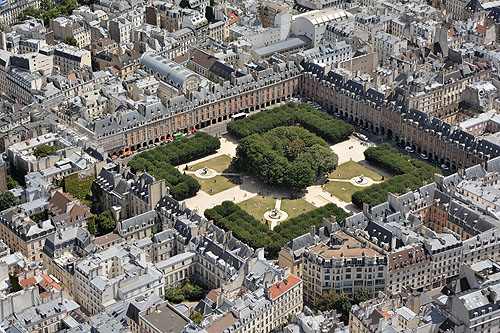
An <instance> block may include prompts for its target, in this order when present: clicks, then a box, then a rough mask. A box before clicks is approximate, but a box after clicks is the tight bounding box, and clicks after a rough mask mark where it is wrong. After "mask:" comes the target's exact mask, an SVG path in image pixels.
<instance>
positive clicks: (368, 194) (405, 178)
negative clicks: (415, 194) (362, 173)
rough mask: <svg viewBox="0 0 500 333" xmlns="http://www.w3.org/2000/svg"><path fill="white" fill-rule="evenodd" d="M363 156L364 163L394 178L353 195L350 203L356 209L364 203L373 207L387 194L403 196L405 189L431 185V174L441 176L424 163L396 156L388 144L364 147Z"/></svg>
mask: <svg viewBox="0 0 500 333" xmlns="http://www.w3.org/2000/svg"><path fill="white" fill-rule="evenodd" d="M364 154H365V159H366V160H367V161H369V162H370V163H372V164H373V165H376V166H378V167H380V168H382V169H384V170H386V171H388V172H391V173H393V174H396V175H397V176H395V177H393V178H391V179H388V180H386V181H385V182H383V183H380V184H374V185H372V186H370V187H367V188H365V189H363V190H361V191H358V192H355V193H354V194H353V195H352V202H353V203H354V204H355V205H356V206H358V207H362V206H363V203H364V202H366V203H368V204H369V205H370V206H372V207H373V206H376V205H378V204H380V203H382V202H384V201H387V194H388V193H389V192H391V193H394V194H403V193H406V192H407V190H408V189H410V190H416V189H418V188H419V187H420V186H422V185H423V183H424V182H428V183H430V182H432V181H433V180H434V174H435V173H441V171H440V170H439V169H438V168H435V167H433V166H432V165H430V164H428V163H426V162H423V161H420V160H417V159H414V158H411V157H409V156H403V155H401V154H399V153H398V151H397V150H396V149H395V148H393V147H392V146H391V145H390V144H388V143H384V144H381V145H380V146H378V147H371V148H368V149H367V150H366V151H365V153H364Z"/></svg>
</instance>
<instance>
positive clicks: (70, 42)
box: [64, 35, 78, 46]
mask: <svg viewBox="0 0 500 333" xmlns="http://www.w3.org/2000/svg"><path fill="white" fill-rule="evenodd" d="M64 42H65V43H66V44H68V45H72V46H78V42H77V41H76V38H75V36H73V35H69V36H68V37H66V38H65V39H64Z"/></svg>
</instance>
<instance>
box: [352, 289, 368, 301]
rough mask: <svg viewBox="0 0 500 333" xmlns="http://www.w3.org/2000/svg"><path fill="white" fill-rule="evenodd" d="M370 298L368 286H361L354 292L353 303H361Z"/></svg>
mask: <svg viewBox="0 0 500 333" xmlns="http://www.w3.org/2000/svg"><path fill="white" fill-rule="evenodd" d="M369 299H370V294H369V293H368V290H366V288H364V287H361V288H359V289H358V290H356V292H355V293H354V297H353V303H354V304H359V303H362V302H365V301H367V300H369Z"/></svg>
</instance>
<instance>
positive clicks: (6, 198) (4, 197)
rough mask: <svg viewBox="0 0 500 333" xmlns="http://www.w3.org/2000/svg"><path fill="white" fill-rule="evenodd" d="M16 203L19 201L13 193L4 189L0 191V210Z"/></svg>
mask: <svg viewBox="0 0 500 333" xmlns="http://www.w3.org/2000/svg"><path fill="white" fill-rule="evenodd" d="M18 204H19V201H17V199H16V197H14V194H12V193H11V192H9V191H5V192H2V193H0V211H4V210H6V209H7V208H10V207H14V206H15V205H18Z"/></svg>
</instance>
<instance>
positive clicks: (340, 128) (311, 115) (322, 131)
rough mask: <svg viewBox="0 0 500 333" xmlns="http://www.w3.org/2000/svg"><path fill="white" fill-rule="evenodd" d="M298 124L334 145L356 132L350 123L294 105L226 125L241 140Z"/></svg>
mask: <svg viewBox="0 0 500 333" xmlns="http://www.w3.org/2000/svg"><path fill="white" fill-rule="evenodd" d="M296 124H300V125H301V126H302V127H304V128H306V129H307V130H309V131H311V132H313V133H314V134H316V135H318V136H319V137H321V138H323V139H324V140H327V141H328V142H331V143H337V142H341V141H344V140H346V139H347V138H348V137H349V135H351V134H352V133H353V132H354V127H353V126H352V125H350V124H348V123H345V122H343V121H341V120H337V119H335V118H333V117H332V116H330V115H329V114H327V113H325V112H322V111H319V110H316V109H315V108H313V107H312V106H310V105H308V104H305V103H300V104H297V103H293V102H288V103H286V104H285V105H282V106H279V107H276V108H273V109H270V110H267V111H261V112H259V113H256V114H254V115H252V116H250V117H248V118H245V119H241V120H238V121H235V122H231V123H229V124H228V125H227V131H228V132H229V133H230V134H232V135H234V136H235V137H237V138H239V139H241V138H244V137H247V136H249V135H251V134H262V133H265V132H267V131H269V130H271V129H273V128H275V127H278V126H291V125H296Z"/></svg>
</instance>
